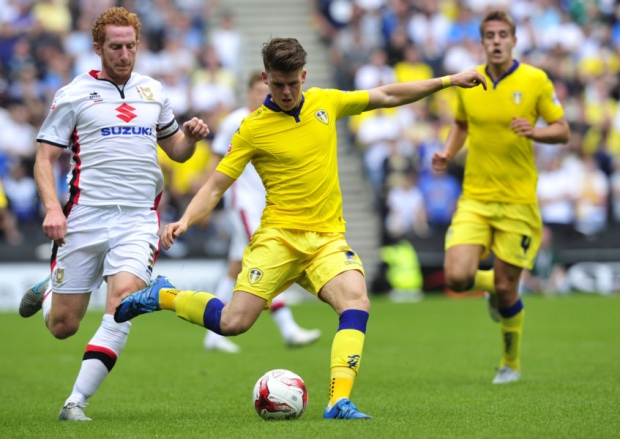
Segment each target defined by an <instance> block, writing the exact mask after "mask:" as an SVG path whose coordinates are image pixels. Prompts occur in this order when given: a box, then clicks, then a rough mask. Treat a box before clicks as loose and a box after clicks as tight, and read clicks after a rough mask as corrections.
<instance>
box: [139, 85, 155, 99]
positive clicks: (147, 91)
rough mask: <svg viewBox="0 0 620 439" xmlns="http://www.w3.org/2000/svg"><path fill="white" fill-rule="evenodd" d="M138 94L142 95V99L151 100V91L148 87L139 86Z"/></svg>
mask: <svg viewBox="0 0 620 439" xmlns="http://www.w3.org/2000/svg"><path fill="white" fill-rule="evenodd" d="M140 92H142V93H140ZM138 94H139V95H140V96H141V97H142V99H146V100H147V101H152V100H153V92H152V91H151V88H150V87H140V88H139V89H138Z"/></svg>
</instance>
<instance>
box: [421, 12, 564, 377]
mask: <svg viewBox="0 0 620 439" xmlns="http://www.w3.org/2000/svg"><path fill="white" fill-rule="evenodd" d="M515 32H516V29H515V24H514V21H513V20H512V18H510V16H508V14H507V13H506V12H503V11H492V12H490V13H489V14H487V16H486V17H485V18H484V19H483V20H482V23H481V25H480V35H481V37H482V47H483V49H484V52H485V54H486V59H487V65H482V66H478V67H477V69H476V70H477V71H478V72H480V73H481V74H483V75H485V77H486V78H487V83H488V84H490V85H491V84H492V87H489V90H487V91H486V92H484V91H483V90H481V89H480V88H475V89H471V90H460V89H457V95H458V106H457V111H456V116H455V121H454V123H453V125H452V129H451V130H450V134H449V136H448V140H447V143H446V145H445V148H444V150H443V151H438V152H436V153H435V154H434V155H433V167H434V168H435V169H436V170H438V171H443V170H444V169H446V165H447V163H448V161H449V160H450V159H451V158H452V157H454V155H455V154H456V153H457V152H458V151H459V150H460V149H461V148H462V147H463V145H464V143H465V140H466V139H469V150H468V155H467V162H466V165H465V179H464V182H463V195H462V196H461V198H460V200H459V203H458V207H457V210H456V212H455V214H454V217H453V219H452V223H451V225H450V228H449V229H448V231H447V233H446V242H445V248H446V255H445V261H444V271H445V278H446V284H447V286H448V288H450V289H451V290H454V291H457V292H462V291H467V290H474V291H480V290H482V291H488V292H489V295H488V299H489V311H490V312H491V317H492V318H493V319H494V320H495V321H498V322H500V323H501V335H502V343H503V355H502V359H501V362H500V368H499V370H498V373H497V375H496V377H495V379H494V380H493V383H494V384H503V383H509V382H512V381H517V380H518V379H519V377H520V373H521V368H520V346H521V333H522V329H523V316H524V311H523V303H522V301H521V298H520V297H519V293H518V289H519V279H520V277H521V272H522V270H523V268H528V269H531V268H532V266H533V264H534V259H535V257H536V253H537V251H538V248H539V246H540V241H541V230H542V220H541V217H540V212H539V208H538V203H537V198H536V181H537V175H536V165H535V162H534V150H533V146H532V141H536V142H541V143H566V142H567V141H568V140H569V138H570V130H569V127H568V123H567V122H566V120H565V119H564V111H563V110H562V106H561V105H560V102H559V101H558V100H557V98H556V96H555V91H554V87H553V84H552V82H551V81H550V80H549V78H548V77H547V74H546V73H545V72H544V71H542V70H540V69H538V68H535V67H532V66H529V65H526V64H521V63H519V62H518V61H516V60H514V59H513V57H512V51H513V49H514V47H515V45H516V43H517V38H516V36H515ZM539 117H541V118H542V119H544V120H545V122H546V123H547V125H546V126H544V127H538V126H536V127H534V125H535V123H536V121H537V120H538V118H539ZM490 250H492V251H493V253H494V254H495V259H494V261H493V269H492V270H479V269H478V266H479V261H480V259H484V258H486V257H488V255H489V251H490Z"/></svg>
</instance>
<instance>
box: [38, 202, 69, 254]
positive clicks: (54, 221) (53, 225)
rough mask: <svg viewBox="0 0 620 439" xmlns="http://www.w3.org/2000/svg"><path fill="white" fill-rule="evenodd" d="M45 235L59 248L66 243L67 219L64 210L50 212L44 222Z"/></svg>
mask: <svg viewBox="0 0 620 439" xmlns="http://www.w3.org/2000/svg"><path fill="white" fill-rule="evenodd" d="M43 233H45V236H47V237H48V238H49V239H51V240H52V241H54V243H55V244H56V245H58V247H62V246H63V245H64V243H65V236H66V235H67V217H66V216H65V214H64V213H63V211H62V210H60V209H58V210H50V211H48V212H47V214H46V215H45V219H44V220H43Z"/></svg>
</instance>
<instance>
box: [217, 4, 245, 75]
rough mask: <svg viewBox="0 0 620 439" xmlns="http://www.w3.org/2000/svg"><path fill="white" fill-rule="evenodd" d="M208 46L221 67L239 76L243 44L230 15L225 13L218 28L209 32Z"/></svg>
mask: <svg viewBox="0 0 620 439" xmlns="http://www.w3.org/2000/svg"><path fill="white" fill-rule="evenodd" d="M210 44H211V46H213V48H214V49H215V51H216V52H217V55H218V57H219V59H220V61H221V63H222V67H223V68H225V69H227V70H229V71H231V72H233V73H234V74H235V75H239V74H240V72H241V61H242V60H243V56H242V47H243V44H242V38H241V33H240V32H239V30H238V29H237V28H236V26H235V21H234V18H233V15H232V13H230V12H225V13H224V14H223V15H222V19H221V20H220V22H219V24H218V26H217V27H216V28H215V29H213V31H212V32H211V38H210Z"/></svg>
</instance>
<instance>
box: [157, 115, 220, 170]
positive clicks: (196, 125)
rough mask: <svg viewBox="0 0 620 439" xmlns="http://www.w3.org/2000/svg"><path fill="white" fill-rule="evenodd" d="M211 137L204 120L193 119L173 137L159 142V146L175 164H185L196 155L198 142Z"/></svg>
mask: <svg viewBox="0 0 620 439" xmlns="http://www.w3.org/2000/svg"><path fill="white" fill-rule="evenodd" d="M208 135H209V127H208V126H207V124H206V123H204V122H203V120H202V119H198V118H197V117H193V118H191V119H190V120H188V121H187V122H185V123H184V124H183V128H182V129H181V130H179V131H177V132H176V133H175V134H174V135H173V136H170V137H168V138H166V139H162V140H160V141H159V146H161V149H163V150H164V151H165V152H166V154H168V157H170V158H171V159H172V160H174V161H175V162H180V163H183V162H185V161H187V160H188V159H189V158H190V157H191V156H193V155H194V151H195V150H196V142H198V141H199V140H202V139H204V138H205V137H207V136H208Z"/></svg>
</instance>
